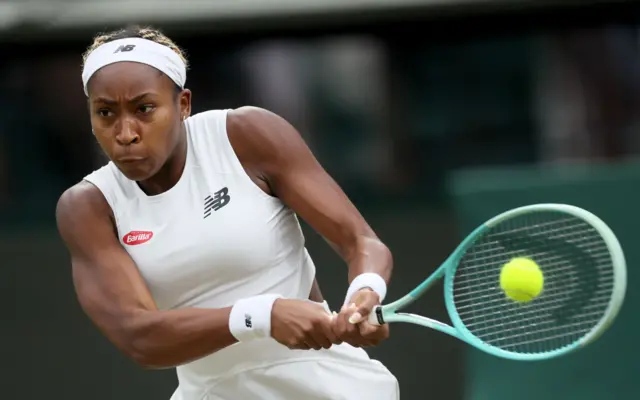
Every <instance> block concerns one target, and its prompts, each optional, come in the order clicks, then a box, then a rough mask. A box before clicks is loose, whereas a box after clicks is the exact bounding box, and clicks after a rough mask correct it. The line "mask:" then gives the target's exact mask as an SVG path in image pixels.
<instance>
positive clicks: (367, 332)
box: [358, 322, 389, 346]
mask: <svg viewBox="0 0 640 400" xmlns="http://www.w3.org/2000/svg"><path fill="white" fill-rule="evenodd" d="M358 328H359V331H360V335H361V336H362V338H363V339H364V340H365V341H366V342H367V343H368V345H370V346H375V345H377V344H379V343H380V342H382V341H383V340H384V339H386V338H387V337H389V326H388V325H383V326H378V325H371V324H369V323H368V322H362V323H360V324H358Z"/></svg>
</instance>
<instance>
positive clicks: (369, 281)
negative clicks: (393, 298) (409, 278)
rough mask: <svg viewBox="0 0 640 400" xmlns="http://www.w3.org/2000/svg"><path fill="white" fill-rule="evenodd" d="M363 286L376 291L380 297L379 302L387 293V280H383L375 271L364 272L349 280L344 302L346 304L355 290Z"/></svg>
mask: <svg viewBox="0 0 640 400" xmlns="http://www.w3.org/2000/svg"><path fill="white" fill-rule="evenodd" d="M364 288H369V289H371V290H373V291H374V292H376V293H377V294H378V296H379V297H380V302H381V303H382V300H384V298H385V296H386V295H387V282H385V281H384V279H382V277H381V276H380V275H378V274H376V273H373V272H365V273H364V274H360V275H358V276H356V277H355V279H354V280H353V281H351V285H349V289H348V290H347V296H346V297H345V299H344V303H345V304H347V302H349V300H350V299H351V297H352V296H353V295H354V294H355V292H357V291H358V290H360V289H364Z"/></svg>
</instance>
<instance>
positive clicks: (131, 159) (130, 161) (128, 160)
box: [115, 156, 145, 164]
mask: <svg viewBox="0 0 640 400" xmlns="http://www.w3.org/2000/svg"><path fill="white" fill-rule="evenodd" d="M144 160H145V157H133V156H131V157H120V158H116V160H115V161H116V162H118V163H122V164H133V163H137V162H140V161H144Z"/></svg>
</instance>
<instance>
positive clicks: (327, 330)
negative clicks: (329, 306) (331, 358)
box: [271, 299, 342, 350]
mask: <svg viewBox="0 0 640 400" xmlns="http://www.w3.org/2000/svg"><path fill="white" fill-rule="evenodd" d="M271 337H273V338H274V339H275V340H276V341H278V342H279V343H280V344H283V345H285V346H287V347H288V348H290V349H297V350H309V349H314V350H320V349H328V348H329V347H331V346H332V345H333V344H340V343H342V341H340V340H339V339H338V338H337V337H336V335H335V333H334V332H333V316H332V315H331V314H329V313H328V312H327V310H325V308H324V307H323V306H322V305H320V304H317V303H313V302H310V301H306V300H288V299H278V300H276V301H275V303H273V308H272V309H271Z"/></svg>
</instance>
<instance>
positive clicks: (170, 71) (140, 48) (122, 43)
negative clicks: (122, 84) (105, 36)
mask: <svg viewBox="0 0 640 400" xmlns="http://www.w3.org/2000/svg"><path fill="white" fill-rule="evenodd" d="M121 61H132V62H137V63H141V64H147V65H149V66H152V67H153V68H155V69H157V70H158V71H161V72H163V73H164V74H165V75H167V76H168V77H169V78H171V80H172V81H174V82H175V83H176V85H178V86H180V87H181V88H184V84H185V83H186V81H187V66H186V65H185V63H184V61H182V59H181V58H180V56H179V55H178V54H177V53H176V52H175V51H173V50H171V49H170V48H169V47H167V46H165V45H162V44H159V43H156V42H153V41H151V40H147V39H141V38H130V39H118V40H114V41H113V42H108V43H105V44H103V45H101V46H99V47H98V48H97V49H95V50H93V51H92V52H91V54H89V57H87V61H86V62H85V64H84V69H83V71H82V84H83V85H84V93H85V94H86V95H89V93H88V92H87V84H88V83H89V79H91V77H92V76H93V74H95V73H96V71H98V70H99V69H100V68H102V67H105V66H107V65H109V64H113V63H117V62H121Z"/></svg>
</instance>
